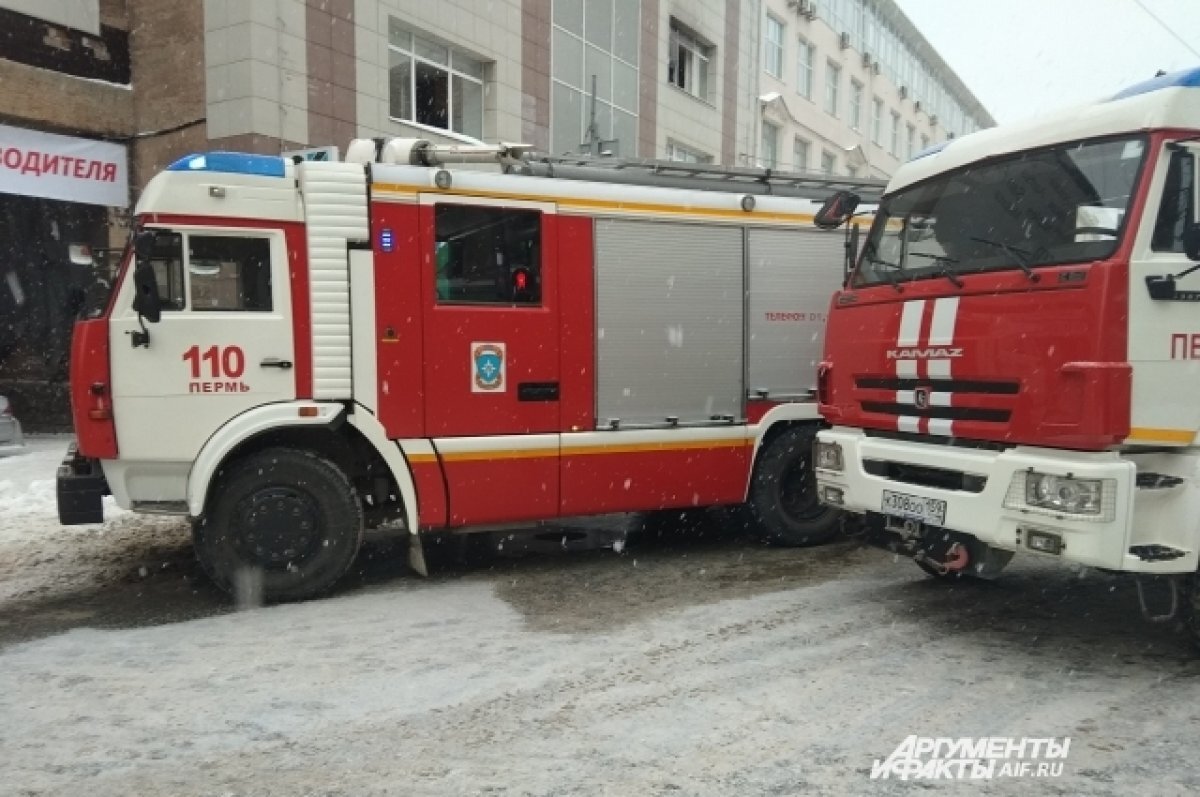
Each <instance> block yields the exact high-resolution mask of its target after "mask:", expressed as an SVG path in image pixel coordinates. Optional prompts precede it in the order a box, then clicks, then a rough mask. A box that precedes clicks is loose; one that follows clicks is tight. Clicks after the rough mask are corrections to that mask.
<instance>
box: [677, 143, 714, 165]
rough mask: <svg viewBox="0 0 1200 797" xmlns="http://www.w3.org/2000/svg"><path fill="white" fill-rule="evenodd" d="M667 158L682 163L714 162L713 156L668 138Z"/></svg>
mask: <svg viewBox="0 0 1200 797" xmlns="http://www.w3.org/2000/svg"><path fill="white" fill-rule="evenodd" d="M667 160H669V161H679V162H681V163H712V162H713V156H712V155H709V154H708V153H706V152H701V151H700V150H696V149H692V148H691V147H685V146H683V145H682V144H679V143H677V142H675V141H672V140H670V139H667Z"/></svg>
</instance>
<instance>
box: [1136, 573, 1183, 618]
mask: <svg viewBox="0 0 1200 797" xmlns="http://www.w3.org/2000/svg"><path fill="white" fill-rule="evenodd" d="M1154 580H1155V581H1165V582H1166V584H1167V591H1168V597H1167V599H1168V601H1169V603H1168V604H1167V611H1166V612H1164V613H1162V614H1154V613H1153V612H1151V611H1150V606H1149V605H1148V604H1147V602H1146V590H1145V587H1143V586H1142V579H1141V578H1140V577H1139V578H1135V579H1134V583H1135V584H1137V594H1138V603H1139V604H1141V607H1142V617H1144V618H1145V619H1146V620H1147V622H1151V623H1165V622H1168V621H1170V620H1172V619H1174V618H1175V616H1176V615H1177V614H1178V613H1179V592H1180V585H1179V582H1180V579H1179V578H1178V577H1175V576H1166V577H1164V578H1161V579H1154Z"/></svg>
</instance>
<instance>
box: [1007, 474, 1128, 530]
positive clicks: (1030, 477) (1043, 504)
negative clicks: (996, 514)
mask: <svg viewBox="0 0 1200 797" xmlns="http://www.w3.org/2000/svg"><path fill="white" fill-rule="evenodd" d="M1115 498H1116V483H1115V482H1114V481H1113V480H1112V479H1076V478H1072V477H1069V476H1055V475H1052V474H1049V473H1039V472H1038V471H1033V470H1031V471H1024V472H1022V473H1015V474H1013V480H1012V485H1011V486H1010V487H1009V491H1008V497H1007V498H1006V499H1005V501H1004V506H1005V507H1007V508H1009V509H1020V508H1023V507H1036V508H1038V509H1048V510H1050V511H1052V512H1062V513H1063V514H1067V515H1086V516H1088V517H1089V518H1092V519H1096V520H1112V518H1113V517H1114V516H1115V507H1114V506H1113V502H1114V500H1115Z"/></svg>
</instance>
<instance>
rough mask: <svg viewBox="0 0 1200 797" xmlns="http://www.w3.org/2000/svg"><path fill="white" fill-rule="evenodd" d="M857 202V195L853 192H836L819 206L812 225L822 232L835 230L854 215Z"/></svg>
mask: <svg viewBox="0 0 1200 797" xmlns="http://www.w3.org/2000/svg"><path fill="white" fill-rule="evenodd" d="M859 201H860V200H859V196H858V194H856V193H854V192H853V191H838V192H836V193H835V194H834V195H833V196H831V197H829V199H826V200H825V204H823V205H821V209H820V210H818V211H817V215H816V216H815V217H814V218H813V223H814V224H816V225H817V227H818V228H820V229H822V230H836V229H837V228H838V227H841V226H842V225H843V224H845V223H846V220H847V219H849V218H850V217H851V216H852V215H854V211H855V209H856V208H857V207H858V203H859Z"/></svg>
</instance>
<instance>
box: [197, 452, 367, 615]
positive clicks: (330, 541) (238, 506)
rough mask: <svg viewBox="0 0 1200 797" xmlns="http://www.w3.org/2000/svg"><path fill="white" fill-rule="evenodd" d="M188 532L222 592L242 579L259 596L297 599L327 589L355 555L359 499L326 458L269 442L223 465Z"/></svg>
mask: <svg viewBox="0 0 1200 797" xmlns="http://www.w3.org/2000/svg"><path fill="white" fill-rule="evenodd" d="M193 534H194V538H195V544H196V555H197V558H198V559H199V560H200V564H201V566H202V567H203V568H204V571H205V572H206V573H207V574H208V575H209V577H210V578H211V579H212V580H213V582H214V583H215V584H216V585H217V586H218V587H220V588H221V589H222V590H223V591H225V592H227V593H229V594H230V595H235V593H239V592H241V591H244V590H245V589H246V586H245V584H246V583H247V578H248V579H249V581H250V583H253V584H254V585H255V586H256V587H258V588H259V589H261V597H262V598H263V599H264V600H267V601H293V600H303V599H305V598H312V597H315V596H317V595H320V594H322V593H324V592H326V591H328V590H329V589H330V588H331V587H333V585H334V584H335V583H336V582H337V581H338V579H339V578H341V577H342V575H344V574H345V572H346V571H347V570H348V569H349V567H350V565H351V563H352V562H353V561H354V557H355V555H356V554H357V553H358V549H359V545H360V544H361V543H362V537H363V514H362V505H361V503H360V502H359V500H358V496H357V495H356V494H355V492H354V488H353V486H352V485H351V483H350V480H349V479H348V478H347V477H346V475H345V474H344V473H343V472H342V471H341V470H340V469H339V468H338V467H337V466H336V465H334V464H333V463H332V462H330V461H329V460H327V459H324V458H323V457H320V456H317V455H316V454H313V453H311V452H308V451H299V450H296V449H291V448H269V449H265V450H263V451H260V452H258V453H255V454H251V455H250V456H248V457H246V458H245V459H241V460H238V461H237V462H235V463H233V464H232V465H228V466H226V467H225V468H224V469H223V470H222V472H221V473H220V475H219V476H218V478H217V481H216V483H215V484H214V485H213V487H212V489H211V492H210V495H209V503H208V507H207V511H206V512H205V517H204V518H203V519H202V520H200V521H198V522H197V523H196V524H195V526H194V530H193ZM237 597H239V598H240V599H241V598H243V597H244V596H242V595H240V594H239V595H237Z"/></svg>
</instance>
